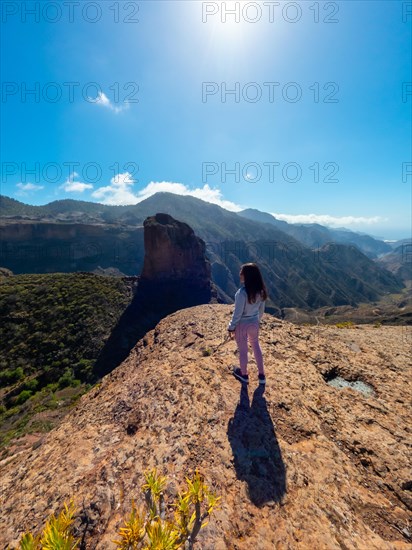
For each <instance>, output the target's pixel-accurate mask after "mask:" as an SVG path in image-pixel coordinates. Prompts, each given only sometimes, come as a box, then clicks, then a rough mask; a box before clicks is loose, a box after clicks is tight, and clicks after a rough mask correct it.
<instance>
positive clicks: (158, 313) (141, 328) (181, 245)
mask: <svg viewBox="0 0 412 550" xmlns="http://www.w3.org/2000/svg"><path fill="white" fill-rule="evenodd" d="M144 243H145V257H144V267H143V271H142V274H141V276H140V277H139V281H138V285H137V288H136V291H135V295H134V298H133V300H132V302H131V303H130V304H129V306H128V307H127V309H126V310H125V312H124V314H123V315H122V317H121V319H120V321H119V323H118V324H117V326H116V327H115V329H114V330H113V332H112V334H111V336H110V338H109V340H108V341H107V343H106V345H105V347H104V349H103V350H102V352H101V354H100V356H99V357H98V359H97V361H96V364H95V369H94V370H95V373H96V375H98V376H103V375H105V374H107V373H108V372H111V371H112V370H113V369H114V368H115V367H117V366H118V365H119V364H120V363H121V362H122V361H123V360H124V359H125V358H126V357H127V356H128V354H129V352H130V350H131V349H132V348H133V346H134V345H135V344H136V342H137V341H138V340H139V339H140V338H142V337H143V336H144V334H145V333H146V332H147V331H148V330H150V329H152V328H154V326H155V325H156V324H157V323H158V322H159V321H160V319H162V318H163V317H165V316H166V315H169V314H170V313H173V312H174V311H177V310H179V309H183V308H187V307H191V306H194V305H198V304H207V303H213V302H217V301H218V298H219V297H218V293H217V290H216V288H215V286H214V285H213V283H212V282H211V279H210V264H209V262H208V260H207V259H206V257H205V244H204V242H203V241H202V239H200V238H199V237H197V236H196V235H195V234H194V232H193V230H192V229H191V228H190V227H189V226H188V225H187V224H186V223H182V222H180V221H178V220H175V219H174V218H172V216H169V215H168V214H161V213H160V214H156V215H155V216H150V217H148V218H147V219H146V220H145V221H144Z"/></svg>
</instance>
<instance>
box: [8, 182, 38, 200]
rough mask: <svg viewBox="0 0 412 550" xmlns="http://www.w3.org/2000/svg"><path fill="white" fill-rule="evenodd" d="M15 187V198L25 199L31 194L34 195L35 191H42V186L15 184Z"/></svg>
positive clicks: (28, 183)
mask: <svg viewBox="0 0 412 550" xmlns="http://www.w3.org/2000/svg"><path fill="white" fill-rule="evenodd" d="M16 187H18V188H19V190H18V191H16V193H15V195H16V196H17V197H27V196H28V195H30V194H31V193H34V192H35V191H40V189H44V185H35V184H34V183H30V182H27V183H21V182H20V183H16Z"/></svg>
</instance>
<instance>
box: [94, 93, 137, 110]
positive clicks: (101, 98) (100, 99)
mask: <svg viewBox="0 0 412 550" xmlns="http://www.w3.org/2000/svg"><path fill="white" fill-rule="evenodd" d="M89 100H90V101H91V102H93V103H95V104H96V105H101V106H102V107H106V109H110V110H111V111H113V112H114V113H116V114H118V113H121V112H122V111H126V110H127V109H128V108H129V107H130V104H129V102H128V101H125V102H124V104H123V105H122V106H121V107H118V106H116V105H113V103H112V102H111V101H110V99H109V98H108V97H107V95H106V94H105V93H104V92H98V94H97V98H96V99H92V98H91V97H89Z"/></svg>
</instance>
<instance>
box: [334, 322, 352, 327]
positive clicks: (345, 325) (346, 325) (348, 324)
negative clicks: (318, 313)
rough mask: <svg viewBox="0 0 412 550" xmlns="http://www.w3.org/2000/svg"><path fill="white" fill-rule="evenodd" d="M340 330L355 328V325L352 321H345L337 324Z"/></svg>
mask: <svg viewBox="0 0 412 550" xmlns="http://www.w3.org/2000/svg"><path fill="white" fill-rule="evenodd" d="M336 326H337V327H338V328H355V323H353V322H352V321H343V322H342V323H336Z"/></svg>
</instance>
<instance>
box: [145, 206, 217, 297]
mask: <svg viewBox="0 0 412 550" xmlns="http://www.w3.org/2000/svg"><path fill="white" fill-rule="evenodd" d="M143 227H144V248H145V257H144V265H143V271H142V274H141V278H142V279H146V280H151V281H156V282H158V281H164V280H167V281H171V280H179V282H180V283H182V282H183V281H184V280H187V281H188V282H191V283H194V284H196V285H197V286H198V287H199V288H202V287H208V286H210V264H209V262H208V261H207V260H206V258H205V252H206V246H205V243H204V241H203V240H202V239H200V238H199V237H196V235H195V234H194V232H193V229H191V228H190V227H189V226H188V225H187V223H183V222H180V221H178V220H175V219H174V218H172V216H170V215H169V214H156V215H155V216H151V217H149V218H146V220H145V221H144V223H143Z"/></svg>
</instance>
